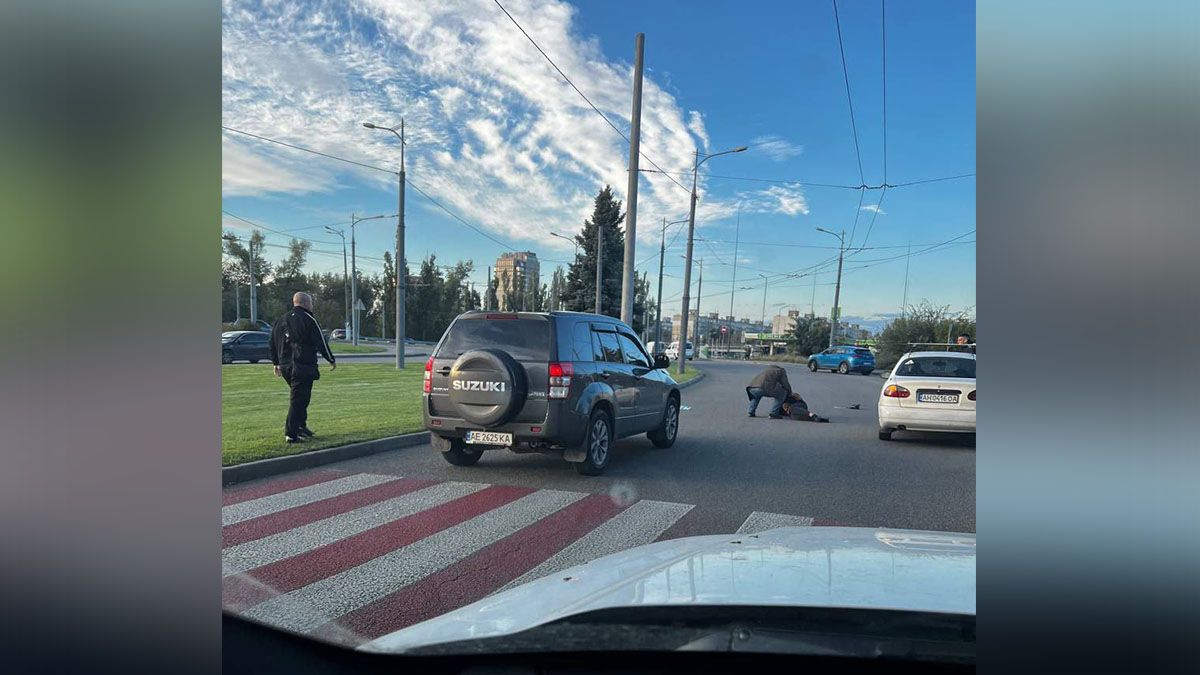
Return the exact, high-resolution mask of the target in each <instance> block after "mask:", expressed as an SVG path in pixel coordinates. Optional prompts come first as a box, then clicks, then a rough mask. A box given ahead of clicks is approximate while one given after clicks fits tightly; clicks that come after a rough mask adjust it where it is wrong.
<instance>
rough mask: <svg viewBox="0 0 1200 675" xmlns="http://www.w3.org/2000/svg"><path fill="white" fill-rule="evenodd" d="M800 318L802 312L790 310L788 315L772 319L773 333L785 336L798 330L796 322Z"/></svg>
mask: <svg viewBox="0 0 1200 675" xmlns="http://www.w3.org/2000/svg"><path fill="white" fill-rule="evenodd" d="M799 318H800V310H797V309H789V310H788V313H787V314H776V315H775V316H774V317H772V318H771V333H772V334H774V335H783V334H784V333H791V332H792V331H794V330H796V320H797V319H799Z"/></svg>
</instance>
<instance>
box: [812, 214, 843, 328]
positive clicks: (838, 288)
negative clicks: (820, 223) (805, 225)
mask: <svg viewBox="0 0 1200 675" xmlns="http://www.w3.org/2000/svg"><path fill="white" fill-rule="evenodd" d="M817 231H818V232H824V233H825V234H832V235H833V236H835V237H837V238H838V270H837V283H836V284H835V285H834V290H833V312H832V314H831V318H830V322H829V346H830V347H832V346H833V339H834V336H835V335H836V334H837V325H838V319H839V318H840V316H839V312H838V303H839V302H840V301H841V295H842V254H843V253H845V251H846V241H845V240H846V231H845V230H842V233H841V234H837V233H835V232H830V231H829V230H826V229H823V228H820V227H818V228H817Z"/></svg>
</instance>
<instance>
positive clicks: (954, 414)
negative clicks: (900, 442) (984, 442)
mask: <svg viewBox="0 0 1200 675" xmlns="http://www.w3.org/2000/svg"><path fill="white" fill-rule="evenodd" d="M894 431H950V432H966V433H975V355H974V354H968V353H965V352H909V353H907V354H905V355H904V356H902V357H900V360H899V361H898V362H897V363H896V366H895V367H894V368H892V372H891V373H890V374H889V375H888V377H887V381H886V382H884V384H883V390H882V391H880V392H879V438H880V440H884V441H887V440H891V438H892V432H894Z"/></svg>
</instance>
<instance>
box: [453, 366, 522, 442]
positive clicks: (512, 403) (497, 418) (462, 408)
mask: <svg viewBox="0 0 1200 675" xmlns="http://www.w3.org/2000/svg"><path fill="white" fill-rule="evenodd" d="M449 384H450V402H451V403H452V404H453V405H454V409H455V410H457V411H458V414H459V415H460V416H461V417H462V418H463V419H464V420H467V421H468V422H473V423H475V424H479V425H483V426H489V427H494V426H499V425H501V424H504V423H505V422H507V421H509V420H510V419H512V418H513V416H514V415H516V414H517V413H518V412H520V410H521V407H522V406H523V405H525V397H526V395H527V393H528V392H527V389H528V388H527V386H526V382H525V369H524V368H523V367H522V366H521V364H519V363H517V362H516V361H515V360H514V359H513V357H511V356H509V355H508V353H506V352H503V351H501V350H499V349H474V350H471V351H469V352H466V353H464V354H463V355H462V356H460V357H458V360H456V361H455V362H454V365H453V366H451V367H450V383H449Z"/></svg>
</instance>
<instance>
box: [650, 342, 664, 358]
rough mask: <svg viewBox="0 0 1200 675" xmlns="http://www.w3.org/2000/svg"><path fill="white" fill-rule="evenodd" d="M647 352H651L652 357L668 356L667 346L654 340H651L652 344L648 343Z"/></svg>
mask: <svg viewBox="0 0 1200 675" xmlns="http://www.w3.org/2000/svg"><path fill="white" fill-rule="evenodd" d="M646 351H648V352H650V356H657V355H659V354H666V353H667V346H666V345H664V344H663V343H661V342H654V341H653V340H651V341H650V342H647V343H646Z"/></svg>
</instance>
